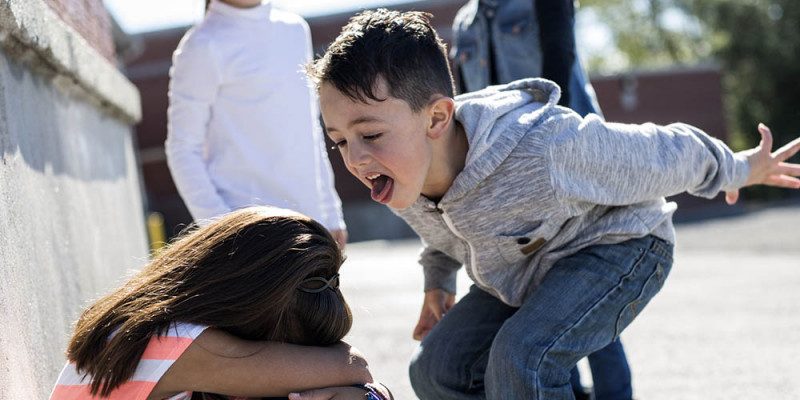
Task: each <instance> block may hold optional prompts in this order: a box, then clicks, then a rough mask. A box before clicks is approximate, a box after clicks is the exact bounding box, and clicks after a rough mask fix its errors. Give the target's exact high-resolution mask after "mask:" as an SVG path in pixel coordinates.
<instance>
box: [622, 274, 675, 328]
mask: <svg viewBox="0 0 800 400" xmlns="http://www.w3.org/2000/svg"><path fill="white" fill-rule="evenodd" d="M670 267H671V265H668V264H666V263H664V262H662V261H658V262H656V266H655V269H654V270H653V272H652V273H650V276H648V277H647V279H646V280H645V282H644V285H642V289H641V290H640V291H639V294H638V296H636V298H635V299H633V301H631V302H629V303H628V304H626V305H625V307H623V308H622V310H621V311H620V312H619V314H618V315H617V321H616V324H615V331H614V338H615V339H616V338H617V337H619V335H620V334H621V333H622V331H623V330H624V329H625V328H626V327H628V325H630V323H631V322H633V319H634V318H636V316H637V315H639V313H640V312H641V311H642V309H644V307H645V306H646V305H647V303H649V302H650V299H652V298H653V296H655V295H656V293H658V292H659V291H660V290H661V288H662V287H663V286H664V281H665V280H666V278H667V274H668V273H669V268H670Z"/></svg>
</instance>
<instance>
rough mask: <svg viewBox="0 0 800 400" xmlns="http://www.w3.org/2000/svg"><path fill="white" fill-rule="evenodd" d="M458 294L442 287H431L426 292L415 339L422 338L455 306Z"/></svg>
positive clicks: (415, 329) (415, 328) (415, 331)
mask: <svg viewBox="0 0 800 400" xmlns="http://www.w3.org/2000/svg"><path fill="white" fill-rule="evenodd" d="M455 302H456V295H454V294H452V293H448V292H446V291H444V290H442V289H431V290H428V291H427V292H425V300H423V302H422V311H420V313H419V322H417V326H416V327H414V340H422V339H423V338H425V336H427V335H428V332H430V331H431V329H433V327H434V326H435V325H436V324H437V323H438V322H439V320H441V319H442V317H444V314H445V313H446V312H448V311H450V309H451V308H452V307H453V305H454V304H455Z"/></svg>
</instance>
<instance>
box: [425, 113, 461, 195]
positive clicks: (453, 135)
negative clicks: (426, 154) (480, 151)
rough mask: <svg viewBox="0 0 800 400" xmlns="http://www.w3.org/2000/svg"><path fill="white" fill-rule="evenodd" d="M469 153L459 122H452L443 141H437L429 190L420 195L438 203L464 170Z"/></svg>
mask: <svg viewBox="0 0 800 400" xmlns="http://www.w3.org/2000/svg"><path fill="white" fill-rule="evenodd" d="M467 151H469V142H468V141H467V133H466V132H465V131H464V127H463V126H462V125H461V123H460V122H458V121H456V120H455V119H454V120H453V124H452V125H451V127H450V130H449V132H448V133H447V135H446V138H445V140H442V141H438V143H437V146H436V147H435V149H434V154H433V165H432V166H431V172H433V174H432V175H433V176H431V177H430V178H431V181H430V182H428V184H429V187H430V188H431V190H430V191H429V193H422V194H423V195H424V196H425V197H427V198H429V199H430V200H432V201H435V202H437V203H438V202H439V200H441V199H442V197H443V196H444V194H445V193H447V191H448V190H449V189H450V186H452V185H453V182H454V181H455V180H456V177H457V176H458V174H460V173H461V171H463V170H464V165H465V164H466V160H467Z"/></svg>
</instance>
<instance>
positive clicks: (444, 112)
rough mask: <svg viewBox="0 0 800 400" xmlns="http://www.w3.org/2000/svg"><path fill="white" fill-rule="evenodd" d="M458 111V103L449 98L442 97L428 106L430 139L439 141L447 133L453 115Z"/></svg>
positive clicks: (428, 132)
mask: <svg viewBox="0 0 800 400" xmlns="http://www.w3.org/2000/svg"><path fill="white" fill-rule="evenodd" d="M455 110H456V102H455V101H454V100H453V99H452V98H450V97H447V96H442V97H440V98H438V99H435V100H433V101H431V103H430V104H429V105H428V117H429V118H428V130H427V134H428V137H429V138H431V139H438V138H439V137H441V136H442V135H443V134H444V133H445V132H447V128H448V127H449V126H450V124H451V123H452V121H453V114H454V113H455Z"/></svg>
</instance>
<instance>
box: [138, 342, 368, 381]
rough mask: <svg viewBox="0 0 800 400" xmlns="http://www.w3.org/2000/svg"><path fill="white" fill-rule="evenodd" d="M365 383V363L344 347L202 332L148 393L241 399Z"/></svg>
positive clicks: (344, 345)
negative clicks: (262, 340) (241, 337)
mask: <svg viewBox="0 0 800 400" xmlns="http://www.w3.org/2000/svg"><path fill="white" fill-rule="evenodd" d="M368 382H372V375H371V374H370V372H369V369H368V367H367V362H366V360H365V359H364V357H363V356H362V355H361V354H360V353H359V352H358V351H357V350H355V349H353V348H351V347H350V346H349V345H347V344H345V343H339V344H337V345H334V346H330V347H314V346H300V345H293V344H288V343H279V342H254V341H248V340H242V339H239V338H237V337H235V336H233V335H230V334H228V333H225V332H223V331H221V330H217V329H207V330H206V331H205V332H203V333H202V334H201V335H200V336H198V338H197V339H195V341H194V342H192V344H191V345H189V347H188V348H187V349H186V351H184V353H183V354H182V355H181V356H180V357H179V358H178V360H176V361H175V363H174V364H173V365H172V367H170V369H169V370H168V371H167V372H166V373H165V374H164V376H163V377H162V378H161V379H160V380H159V383H158V384H157V386H156V388H155V389H154V391H153V394H167V395H169V394H172V393H175V392H182V391H197V392H208V393H219V394H225V395H229V396H242V397H267V396H287V395H288V394H289V393H290V392H299V391H303V390H308V389H314V388H322V387H335V386H346V385H352V384H360V383H368ZM164 397H167V396H164Z"/></svg>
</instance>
